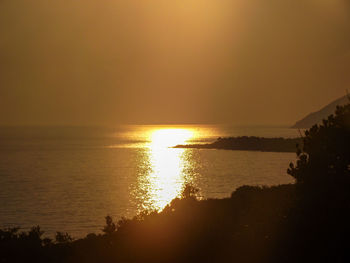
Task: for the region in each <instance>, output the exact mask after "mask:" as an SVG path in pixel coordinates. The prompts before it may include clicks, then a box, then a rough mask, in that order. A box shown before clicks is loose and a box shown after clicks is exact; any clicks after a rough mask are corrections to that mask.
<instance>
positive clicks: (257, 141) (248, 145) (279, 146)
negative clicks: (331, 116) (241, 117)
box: [174, 136, 303, 152]
mask: <svg viewBox="0 0 350 263" xmlns="http://www.w3.org/2000/svg"><path fill="white" fill-rule="evenodd" d="M302 142H303V140H302V139H299V138H264V137H255V136H250V137H248V136H241V137H228V138H221V137H220V138H218V139H217V140H216V141H215V142H213V143H207V144H186V145H176V146H175V147H174V148H196V149H221V150H241V151H262V152H295V150H296V146H297V145H300V144H302Z"/></svg>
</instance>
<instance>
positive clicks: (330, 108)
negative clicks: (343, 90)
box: [291, 96, 349, 129]
mask: <svg viewBox="0 0 350 263" xmlns="http://www.w3.org/2000/svg"><path fill="white" fill-rule="evenodd" d="M348 102H349V99H348V97H347V96H344V97H341V98H339V99H337V100H335V101H333V102H331V103H330V104H328V105H327V106H325V107H323V108H322V109H320V110H319V111H316V112H312V113H310V114H309V115H307V116H306V117H304V118H303V119H301V120H299V121H297V122H296V123H295V124H294V125H293V126H292V127H291V128H297V129H307V128H311V127H312V126H313V125H314V124H318V123H320V122H321V121H322V120H323V119H325V118H327V117H328V116H329V115H331V114H332V113H334V111H335V109H336V107H337V105H340V106H343V105H345V104H347V103H348Z"/></svg>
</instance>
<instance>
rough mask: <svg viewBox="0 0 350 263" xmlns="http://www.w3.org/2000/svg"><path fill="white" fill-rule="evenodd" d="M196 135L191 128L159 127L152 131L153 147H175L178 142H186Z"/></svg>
mask: <svg viewBox="0 0 350 263" xmlns="http://www.w3.org/2000/svg"><path fill="white" fill-rule="evenodd" d="M193 136H194V132H193V131H192V130H190V129H183V128H164V129H157V130H155V131H153V132H152V133H151V136H150V141H151V148H159V147H162V148H164V147H173V146H176V145H178V144H184V143H186V142H187V141H188V140H190V139H191V138H192V137H193Z"/></svg>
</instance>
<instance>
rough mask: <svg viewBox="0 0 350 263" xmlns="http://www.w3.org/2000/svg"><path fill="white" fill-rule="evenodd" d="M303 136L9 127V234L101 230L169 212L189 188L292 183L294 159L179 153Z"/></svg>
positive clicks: (4, 145)
mask: <svg viewBox="0 0 350 263" xmlns="http://www.w3.org/2000/svg"><path fill="white" fill-rule="evenodd" d="M240 135H248V136H253V135H255V136H264V137H297V136H299V134H298V132H297V131H296V130H293V129H288V128H283V127H232V126H218V125H213V126H209V125H200V126H191V125H187V126H172V127H168V126H119V127H115V128H98V127H94V128H92V127H2V128H0V186H1V189H0V190H1V191H0V227H10V226H21V227H22V228H24V229H26V228H28V227H30V226H33V225H40V226H41V227H42V229H43V230H45V231H46V233H47V234H49V235H52V234H53V233H55V231H67V232H69V233H70V234H72V235H73V236H74V237H82V236H85V235H86V234H87V233H91V232H95V233H96V232H99V231H100V230H101V228H102V226H103V225H104V217H105V216H106V215H111V216H113V217H115V218H120V217H121V216H126V217H132V216H134V215H136V214H137V213H139V212H140V211H142V210H144V209H150V210H161V209H162V208H163V207H164V206H165V205H167V204H168V203H169V202H170V201H171V200H172V199H173V198H175V197H177V196H179V195H180V194H181V191H182V189H183V187H184V185H185V184H187V183H191V184H193V185H194V186H195V187H197V188H199V189H200V195H201V197H202V198H221V197H228V196H230V194H231V193H232V191H234V190H235V189H236V188H237V187H239V186H241V185H278V184H284V183H291V182H293V180H292V178H291V177H290V176H288V175H287V174H286V169H287V167H288V164H289V162H290V161H294V160H295V154H293V153H268V152H249V151H226V150H209V149H200V150H199V149H173V148H169V147H170V146H175V145H176V144H183V143H204V142H211V141H214V140H215V139H216V138H217V137H219V136H240Z"/></svg>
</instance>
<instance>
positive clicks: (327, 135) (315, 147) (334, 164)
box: [288, 104, 350, 188]
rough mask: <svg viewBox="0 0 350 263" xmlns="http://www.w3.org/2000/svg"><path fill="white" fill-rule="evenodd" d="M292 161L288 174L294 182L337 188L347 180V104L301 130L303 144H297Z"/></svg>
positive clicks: (349, 131) (349, 115)
mask: <svg viewBox="0 0 350 263" xmlns="http://www.w3.org/2000/svg"><path fill="white" fill-rule="evenodd" d="M297 156H298V160H297V162H296V165H294V164H293V163H291V164H290V168H289V169H288V174H290V175H291V176H293V177H294V178H295V179H296V182H297V184H299V185H304V186H312V187H313V188H315V187H321V188H323V187H330V186H333V185H336V186H337V187H338V188H339V187H341V186H344V185H347V186H349V185H350V184H349V183H350V173H349V167H350V104H348V105H345V106H338V107H337V109H336V112H335V115H330V116H329V117H328V118H327V119H325V120H323V123H322V124H320V125H314V126H313V127H312V128H310V129H309V130H307V131H305V137H304V138H303V148H302V149H300V147H299V148H298V151H297Z"/></svg>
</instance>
